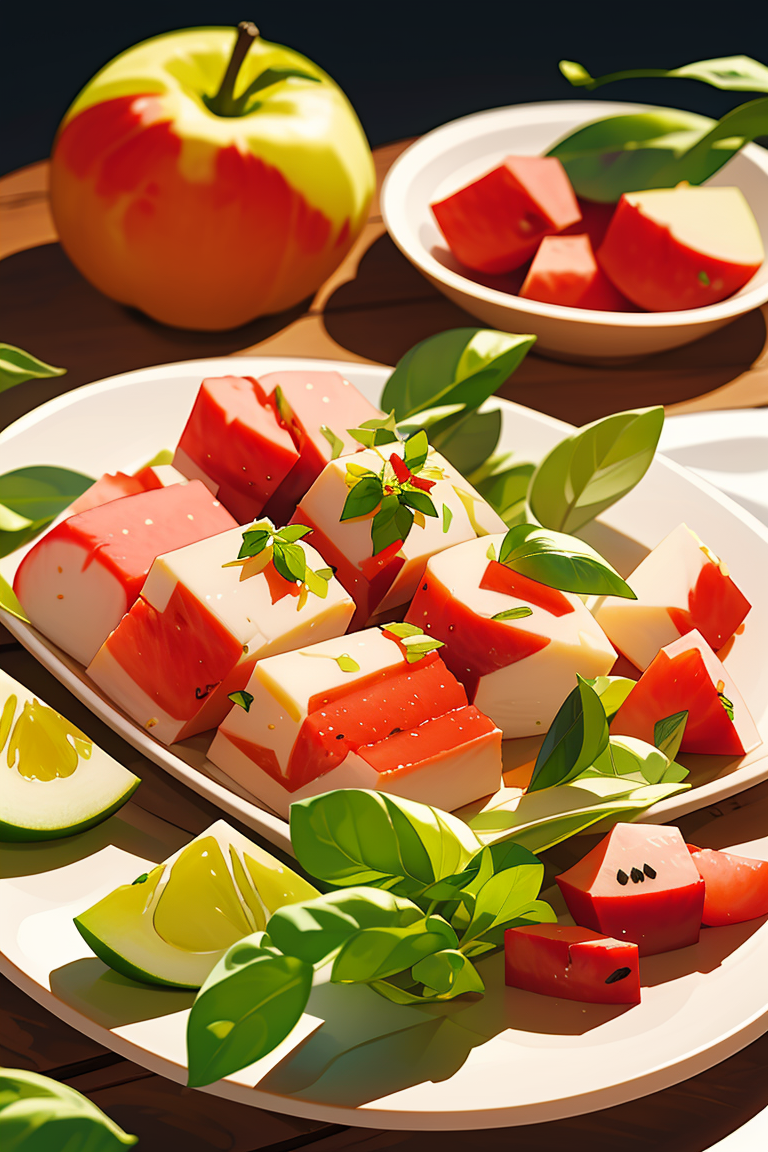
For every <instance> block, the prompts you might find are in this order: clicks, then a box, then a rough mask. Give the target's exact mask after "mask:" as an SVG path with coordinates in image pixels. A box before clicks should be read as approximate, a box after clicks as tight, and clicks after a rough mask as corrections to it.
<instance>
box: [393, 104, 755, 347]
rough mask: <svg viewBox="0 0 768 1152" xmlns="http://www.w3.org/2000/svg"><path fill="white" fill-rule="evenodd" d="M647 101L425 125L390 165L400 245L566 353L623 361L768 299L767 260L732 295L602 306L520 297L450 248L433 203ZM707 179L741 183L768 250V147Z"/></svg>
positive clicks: (490, 320) (500, 323) (497, 319)
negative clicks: (686, 302) (626, 308)
mask: <svg viewBox="0 0 768 1152" xmlns="http://www.w3.org/2000/svg"><path fill="white" fill-rule="evenodd" d="M649 110H650V106H649V105H646V104H617V103H614V102H612V101H607V100H562V101H551V102H545V103H538V104H517V105H513V106H512V107H510V108H495V109H493V111H490V112H476V113H474V114H473V115H471V116H463V117H462V118H461V119H460V120H454V121H452V122H451V123H450V124H443V125H442V126H441V127H440V128H435V129H434V131H432V132H427V133H426V135H424V136H422V137H421V138H420V139H419V140H417V142H416V143H415V144H412V145H411V147H410V148H408V149H407V150H406V151H405V152H403V154H402V155H401V156H399V157H398V159H397V160H396V161H395V163H394V164H393V165H392V168H391V169H390V171H389V173H388V175H387V178H386V180H385V181H384V186H383V188H382V190H381V213H382V216H383V217H384V222H385V224H386V226H387V228H388V230H389V234H390V236H391V237H392V239H393V240H394V242H395V244H397V246H398V248H399V249H400V251H401V252H402V253H403V255H404V256H406V257H407V259H408V260H410V262H411V263H412V264H414V265H415V266H416V268H418V269H419V271H420V272H422V273H423V274H424V275H425V276H426V277H427V279H428V280H430V281H431V282H432V283H433V284H434V285H435V287H436V288H438V289H439V290H440V291H441V292H443V293H444V294H445V295H446V296H448V298H449V299H451V300H453V302H454V303H455V304H458V305H459V307H461V308H465V309H466V310H467V311H468V312H470V313H471V314H472V315H473V316H477V317H478V318H479V319H480V320H482V321H483V322H484V323H485V324H488V325H489V326H490V327H492V328H500V329H502V330H504V331H507V332H533V333H535V335H536V336H538V344H537V350H538V351H539V352H544V353H548V354H550V355H552V356H560V357H562V358H563V359H576V360H586V361H588V362H594V361H597V362H599V361H600V360H605V359H610V360H626V359H631V358H636V357H638V356H646V355H648V354H650V353H652V352H660V351H663V350H665V349H667V348H676V347H678V346H679V345H681V344H687V343H689V342H690V341H691V340H697V339H698V338H699V337H700V336H704V335H705V334H706V333H707V332H712V331H714V330H715V329H716V328H721V327H722V326H723V325H724V324H727V323H728V322H729V320H733V319H734V318H735V317H736V316H741V315H742V314H743V313H745V312H749V311H750V310H751V309H752V308H758V307H759V306H760V305H761V304H764V303H765V302H766V300H768V261H765V262H764V263H763V266H762V268H761V269H760V270H759V271H758V272H757V273H756V274H755V275H754V276H753V277H752V279H751V280H750V281H749V283H748V284H745V286H744V287H743V288H741V289H740V290H739V291H738V292H736V293H735V294H734V295H733V296H730V297H729V298H728V299H727V300H721V301H720V303H718V304H708V305H707V306H706V307H704V308H692V309H687V310H686V311H683V312H598V311H596V310H593V309H587V308H566V307H563V306H562V305H560V304H543V303H541V302H540V301H537V300H524V299H523V298H522V297H520V296H516V295H512V293H511V292H510V291H509V290H507V291H504V287H505V278H504V277H502V276H492V277H483V276H482V275H481V274H479V273H473V272H472V271H471V269H468V268H466V267H464V265H463V264H460V263H459V261H458V260H456V258H455V257H454V256H453V255H452V253H451V252H450V251H449V249H448V246H447V245H446V242H445V239H444V238H443V235H442V233H441V232H440V230H439V228H438V227H437V223H436V221H435V219H434V217H433V215H432V213H431V211H430V208H429V205H430V204H431V203H433V202H434V201H436V200H441V199H442V198H443V197H445V196H449V195H450V194H451V193H452V192H455V191H457V190H458V189H459V188H461V187H463V185H464V184H467V183H469V182H470V181H471V180H474V179H476V178H477V177H478V176H481V175H482V173H483V172H486V171H488V169H490V168H493V167H494V166H495V165H496V164H498V163H499V162H500V161H501V160H502V159H503V158H504V157H505V156H510V155H519V156H532V155H541V154H542V153H544V152H546V151H547V150H548V149H549V148H551V147H552V145H553V144H554V143H555V141H556V140H559V139H560V137H561V136H564V135H566V133H568V132H572V131H573V130H574V129H575V128H578V127H579V126H580V125H582V124H586V123H587V122H588V121H590V120H597V119H598V118H600V117H603V116H617V115H620V114H622V113H627V112H647V111H649ZM707 183H708V184H712V185H736V187H738V188H740V189H741V190H742V192H743V193H744V195H745V197H746V199H747V201H748V202H749V205H750V207H751V209H752V211H753V213H754V215H755V219H756V220H757V223H758V227H759V228H760V232H761V235H762V237H763V245H764V247H765V248H766V250H768V154H766V151H765V149H764V148H760V147H759V146H758V145H755V144H748V145H747V146H746V147H745V148H744V149H743V150H742V151H741V152H740V153H739V154H738V155H737V156H735V157H734V158H733V159H732V160H730V161H729V162H728V164H727V165H725V167H724V168H722V169H721V170H720V171H719V172H717V173H716V174H715V175H714V176H713V177H712V178H711V179H710V180H708V181H707Z"/></svg>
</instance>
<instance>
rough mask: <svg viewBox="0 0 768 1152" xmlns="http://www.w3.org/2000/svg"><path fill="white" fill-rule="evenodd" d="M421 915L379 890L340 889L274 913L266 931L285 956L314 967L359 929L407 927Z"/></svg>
mask: <svg viewBox="0 0 768 1152" xmlns="http://www.w3.org/2000/svg"><path fill="white" fill-rule="evenodd" d="M423 917H424V914H423V912H422V911H421V909H420V908H418V907H417V906H416V905H415V904H413V903H412V902H411V901H410V900H406V899H404V898H403V897H401V896H393V895H392V893H391V892H383V891H381V890H380V889H378V888H343V889H342V890H341V891H340V892H330V893H328V895H326V896H317V897H315V898H314V899H312V900H302V901H301V902H300V903H297V904H285V905H283V907H282V908H278V910H277V911H276V912H273V914H272V916H271V918H270V921H269V924H268V926H267V931H268V933H269V937H270V939H271V940H272V941H273V943H274V944H275V945H276V946H277V947H278V948H279V949H280V951H281V952H284V953H285V954H286V955H288V956H298V958H299V959H300V960H306V961H307V963H308V964H317V963H319V962H320V961H321V960H324V959H325V958H326V957H327V956H330V954H331V953H332V952H335V951H336V949H337V948H339V947H340V946H341V945H342V944H343V943H344V942H345V941H346V940H348V939H349V937H350V936H352V935H354V933H355V932H359V931H360V929H361V928H384V927H390V928H392V927H395V928H402V927H407V926H408V925H409V924H413V923H415V922H416V921H417V920H423Z"/></svg>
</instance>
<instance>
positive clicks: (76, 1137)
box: [0, 1068, 136, 1152]
mask: <svg viewBox="0 0 768 1152" xmlns="http://www.w3.org/2000/svg"><path fill="white" fill-rule="evenodd" d="M135 1143H136V1137H135V1136H129V1135H128V1133H127V1132H123V1130H122V1128H119V1127H118V1125H117V1124H115V1122H114V1120H111V1119H110V1118H109V1116H105V1114H104V1113H103V1112H102V1111H101V1109H99V1108H97V1107H96V1105H95V1104H92V1103H91V1101H90V1100H88V1099H87V1098H86V1097H85V1096H81V1095H80V1093H79V1092H76V1091H75V1089H74V1088H70V1087H69V1086H68V1085H67V1084H59V1083H57V1082H56V1081H55V1080H51V1079H49V1078H48V1077H47V1076H41V1075H39V1073H37V1072H27V1071H26V1069H21V1068H2V1069H0V1146H2V1147H3V1148H4V1149H6V1150H7V1152H26V1150H27V1149H28V1150H29V1152H57V1150H61V1152H64V1150H65V1149H68V1150H71V1152H77V1150H79V1149H82V1150H83V1152H117V1149H119V1148H130V1147H132V1145H134V1144H135Z"/></svg>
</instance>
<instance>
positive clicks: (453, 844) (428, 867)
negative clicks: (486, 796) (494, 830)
mask: <svg viewBox="0 0 768 1152" xmlns="http://www.w3.org/2000/svg"><path fill="white" fill-rule="evenodd" d="M290 826H291V843H292V845H293V850H294V852H295V854H296V859H297V860H298V861H299V863H300V864H301V866H302V867H303V868H304V869H305V870H306V871H307V872H308V873H309V874H310V875H312V876H317V877H318V878H319V879H321V880H323V881H324V882H326V883H329V884H335V885H344V884H376V883H380V882H382V881H391V880H401V879H408V880H412V881H414V882H415V884H416V885H417V886H421V887H422V888H423V887H426V886H427V885H429V884H432V883H434V881H435V880H440V879H442V877H444V876H451V875H453V874H454V873H455V872H459V871H461V869H462V868H464V866H465V865H466V864H467V863H468V862H469V860H470V859H471V857H472V856H473V855H474V854H475V853H476V852H477V851H479V849H480V844H479V842H478V840H477V838H476V837H475V836H474V834H473V833H472V832H471V831H470V830H469V829H468V827H467V825H466V824H465V823H464V821H463V820H460V819H459V818H458V817H457V816H453V815H451V814H450V813H449V812H441V811H440V809H439V808H432V807H430V806H429V805H427V804H418V803H416V802H415V801H412V800H402V799H400V798H399V797H397V796H388V795H386V794H385V793H382V792H372V791H366V790H365V789H362V788H340V789H337V790H336V791H333V792H324V793H322V794H321V795H320V796H313V797H311V798H309V799H307V800H299V801H297V802H295V803H294V804H292V805H291V810H290Z"/></svg>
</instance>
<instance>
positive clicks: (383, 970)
mask: <svg viewBox="0 0 768 1152" xmlns="http://www.w3.org/2000/svg"><path fill="white" fill-rule="evenodd" d="M457 944H458V939H457V937H456V933H455V932H454V931H453V929H452V928H451V926H450V924H448V923H447V921H445V920H443V919H442V918H441V917H440V916H426V917H425V916H422V917H421V918H420V919H419V920H417V921H415V922H414V923H412V924H408V925H407V926H404V927H397V928H396V927H389V928H361V929H360V931H359V932H356V933H355V934H354V935H353V936H350V937H349V939H348V940H347V941H346V942H345V943H344V944H343V945H342V946H341V949H340V951H339V954H338V956H337V957H336V959H335V960H334V962H333V968H332V970H331V980H332V981H333V983H334V984H368V983H370V982H371V981H372V980H383V979H384V978H385V977H387V976H394V975H395V973H397V972H403V971H405V970H406V969H407V968H411V967H412V966H413V965H414V964H418V962H419V960H421V959H423V957H425V956H429V955H430V954H431V953H432V952H439V951H441V949H443V948H445V947H446V946H448V947H449V948H450V947H452V946H453V947H455V946H456V945H457Z"/></svg>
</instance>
